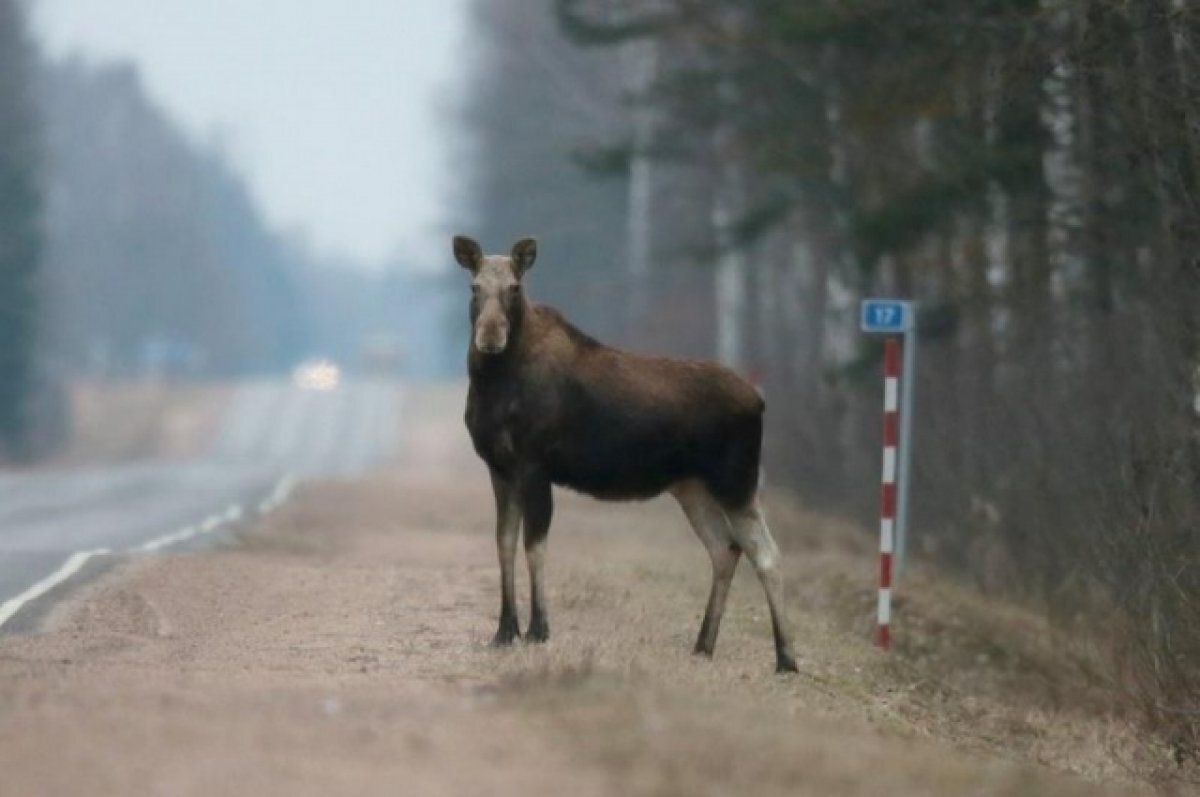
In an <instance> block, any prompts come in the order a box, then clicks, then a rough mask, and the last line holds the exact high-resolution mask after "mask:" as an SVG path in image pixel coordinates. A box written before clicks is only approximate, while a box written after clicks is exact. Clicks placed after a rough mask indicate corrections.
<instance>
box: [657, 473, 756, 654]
mask: <svg viewBox="0 0 1200 797" xmlns="http://www.w3.org/2000/svg"><path fill="white" fill-rule="evenodd" d="M672 492H673V493H674V495H675V500H677V501H678V502H679V505H680V507H682V508H683V513H684V514H685V515H687V519H688V522H689V523H691V525H692V530H693V531H695V532H696V536H697V537H699V538H700V542H702V543H703V544H704V548H705V550H707V551H708V555H709V558H710V559H711V560H712V587H711V589H710V590H709V593H708V605H707V606H706V607H705V609H704V619H703V620H702V621H701V623H700V633H699V635H697V637H696V647H695V649H694V650H693V652H694V653H696V654H698V655H702V656H709V657H711V656H712V654H713V649H714V648H715V647H716V645H717V632H718V631H719V630H720V628H721V616H722V615H723V614H724V613H725V602H726V599H727V598H728V597H729V586H730V584H731V583H732V582H733V574H734V571H735V570H737V564H738V560H739V559H740V558H741V555H742V550H741V548H740V547H739V546H738V545H737V543H735V542H734V541H733V539H732V538H731V537H730V535H729V523H728V521H727V520H726V519H725V513H724V512H723V511H722V510H721V507H720V505H719V504H718V503H717V502H716V500H715V499H714V498H713V497H712V496H711V495H710V494H709V492H708V490H707V489H706V488H705V487H704V486H703V485H702V484H699V483H697V482H688V483H685V484H681V485H678V486H677V487H676V488H675V489H674V490H673V491H672Z"/></svg>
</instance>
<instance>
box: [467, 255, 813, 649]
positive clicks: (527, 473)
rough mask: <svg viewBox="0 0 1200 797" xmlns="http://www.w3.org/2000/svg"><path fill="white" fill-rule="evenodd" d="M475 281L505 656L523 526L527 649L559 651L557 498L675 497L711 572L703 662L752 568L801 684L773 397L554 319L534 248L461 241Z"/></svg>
mask: <svg viewBox="0 0 1200 797" xmlns="http://www.w3.org/2000/svg"><path fill="white" fill-rule="evenodd" d="M453 248H454V258H455V260H456V261H457V262H458V263H459V265H461V266H462V267H463V268H465V269H467V271H469V272H470V274H471V304H470V317H471V342H470V350H469V354H468V360H467V365H468V372H469V377H470V385H469V389H468V394H467V407H466V418H465V420H466V425H467V429H468V431H469V432H470V435H471V441H472V443H473V444H474V447H475V451H476V453H477V454H478V455H479V457H480V458H481V459H482V460H483V461H484V462H485V463H486V464H487V467H488V471H489V473H490V475H491V481H492V489H493V492H494V494H495V499H496V548H497V552H498V554H499V558H500V595H501V598H500V623H499V628H498V629H497V631H496V635H495V637H494V638H493V640H492V644H493V645H495V646H506V645H511V644H512V643H513V641H514V640H515V639H517V638H518V637H520V635H521V632H520V628H519V625H518V620H517V599H516V591H515V575H514V568H515V558H516V548H517V540H518V536H519V532H520V528H521V525H522V523H524V532H525V536H524V543H525V557H526V561H527V564H528V567H529V580H530V587H531V597H530V604H531V605H530V620H529V626H528V629H527V631H526V639H527V640H528V641H532V642H544V641H546V640H547V639H549V636H550V625H549V622H548V620H547V615H546V588H545V578H544V572H543V571H544V567H545V556H546V537H547V534H548V532H549V530H550V521H551V517H552V515H553V512H554V503H553V498H552V495H551V487H552V485H558V486H562V487H567V488H569V489H572V490H575V491H577V492H580V493H583V494H585V495H590V496H593V497H595V498H599V499H604V500H642V499H649V498H653V497H655V496H658V495H660V494H662V493H664V492H669V493H671V495H673V496H674V498H675V499H676V500H677V501H678V502H679V504H680V506H681V507H682V508H683V512H684V514H685V515H686V516H687V519H688V521H689V523H690V524H691V526H692V528H693V530H694V531H695V532H696V536H698V537H699V538H700V541H701V542H702V543H703V544H704V547H705V548H706V549H707V551H708V555H709V557H710V558H711V559H712V587H711V590H710V592H709V596H708V605H707V608H706V609H705V612H704V619H703V621H702V622H701V624H700V633H699V636H698V638H697V639H696V645H695V650H694V652H695V653H697V654H700V655H704V656H707V657H711V656H712V654H713V648H714V647H715V645H716V641H717V631H718V629H719V627H720V624H721V615H722V614H723V613H724V610H725V601H726V597H727V596H728V594H729V587H730V583H731V582H732V580H733V574H734V570H735V569H736V568H737V564H738V561H739V559H740V558H741V555H742V554H743V553H745V554H746V556H747V557H749V559H750V561H751V562H752V563H753V565H754V568H755V570H756V571H757V573H758V577H759V580H760V581H761V582H762V586H763V590H764V591H765V592H766V597H767V605H768V607H769V609H770V612H771V626H772V630H773V632H774V637H775V664H776V670H777V671H778V672H795V671H796V659H795V654H794V653H793V651H792V643H791V638H790V635H789V632H788V627H787V621H786V618H785V613H784V602H783V577H782V574H781V573H780V555H779V548H778V547H777V546H776V544H775V541H774V539H772V537H771V532H770V531H769V530H768V529H767V524H766V521H765V520H764V518H763V512H762V508H761V506H760V504H759V496H758V484H759V456H760V452H761V448H762V431H763V412H764V409H765V405H764V402H763V399H762V397H761V396H760V395H759V394H758V392H757V391H756V390H755V389H754V387H753V386H752V385H750V384H749V383H748V382H746V381H745V380H743V379H742V378H741V377H739V376H738V375H737V374H735V373H734V372H733V371H731V370H729V369H727V368H724V367H722V366H720V365H717V364H716V363H711V362H705V361H701V360H682V359H672V358H666V357H651V356H645V355H641V354H634V353H632V352H628V351H623V350H620V349H616V348H612V347H609V346H606V345H604V344H602V343H600V342H598V341H596V340H594V339H593V338H591V337H589V336H588V335H586V334H584V333H583V332H581V331H580V330H578V329H576V328H575V327H574V326H572V325H571V324H570V323H569V322H568V321H567V320H566V319H565V318H564V317H563V316H562V315H561V314H560V313H559V312H558V311H557V310H555V309H553V308H551V307H548V306H545V305H540V304H535V303H534V302H532V301H531V300H530V299H529V297H528V296H527V295H526V293H525V289H524V284H523V281H524V277H525V275H526V274H527V273H528V272H529V270H530V268H532V267H533V263H534V260H535V259H536V258H537V242H536V241H535V240H534V239H532V238H524V239H522V240H519V241H517V242H516V244H514V245H513V247H512V251H511V253H510V254H509V255H507V256H504V255H484V254H483V251H482V249H481V248H480V246H479V244H478V243H476V242H475V241H474V240H472V239H470V238H467V237H464V236H456V237H455V238H454V246H453Z"/></svg>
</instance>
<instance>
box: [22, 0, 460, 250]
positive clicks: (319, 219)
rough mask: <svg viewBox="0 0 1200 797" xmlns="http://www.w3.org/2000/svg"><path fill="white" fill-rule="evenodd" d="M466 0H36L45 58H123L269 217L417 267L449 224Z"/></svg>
mask: <svg viewBox="0 0 1200 797" xmlns="http://www.w3.org/2000/svg"><path fill="white" fill-rule="evenodd" d="M464 5H465V3H464V2H463V0H446V1H445V2H443V1H441V0H438V1H437V2H434V0H420V1H419V2H403V3H376V2H356V3H341V2H333V0H318V1H317V2H303V3H295V2H290V1H289V0H255V2H250V3H247V2H241V1H240V0H211V2H209V1H206V2H202V3H196V2H187V0H39V2H37V3H35V4H34V5H33V7H32V8H33V15H32V22H33V29H34V32H35V35H36V37H37V39H38V40H39V41H40V42H41V43H42V45H43V46H44V49H45V51H46V53H47V54H48V55H49V57H51V58H53V59H55V60H61V59H64V58H68V57H71V56H75V55H78V56H82V57H83V58H85V59H87V60H88V61H89V62H90V63H93V64H101V63H111V62H128V63H131V64H133V65H135V66H136V68H137V69H138V71H139V72H140V74H141V76H142V79H143V81H144V84H145V87H146V91H147V94H148V95H149V97H150V99H151V100H152V101H153V102H155V103H156V104H158V105H160V106H161V107H162V108H163V110H164V111H165V112H166V113H168V114H169V115H170V116H171V117H172V118H173V119H175V120H177V121H178V122H179V124H180V125H181V126H182V128H183V129H184V130H185V131H187V133H188V134H189V135H190V136H191V137H192V138H193V139H195V140H196V141H199V142H216V143H217V145H218V146H219V147H220V148H221V149H222V151H223V152H224V153H225V154H226V155H227V156H228V157H229V158H230V160H231V161H232V163H233V164H234V165H235V167H236V168H237V170H238V171H239V172H240V173H241V174H242V175H243V176H244V177H245V178H246V180H247V182H248V183H249V186H250V188H251V193H252V195H253V196H254V198H255V199H256V201H258V202H259V203H260V204H261V206H262V208H263V210H264V212H265V214H266V217H267V219H268V221H269V222H270V223H271V224H272V225H273V226H274V227H277V228H280V229H285V230H289V231H296V232H298V233H300V234H302V235H303V236H305V237H306V239H307V240H309V241H310V242H311V243H312V245H313V246H314V247H315V248H316V249H317V250H318V251H321V252H325V253H330V254H335V255H338V256H340V257H345V258H347V259H350V260H352V261H354V262H355V263H358V264H362V265H364V266H371V267H377V268H381V267H392V266H398V267H401V268H420V267H425V268H429V267H431V266H432V264H433V262H434V261H433V260H432V259H431V257H430V252H429V249H428V241H429V239H430V238H431V237H433V236H434V235H435V234H436V233H438V232H440V231H443V230H444V229H445V227H446V219H445V213H446V200H447V197H448V192H447V171H448V167H449V166H450V158H449V155H450V153H448V152H447V148H446V143H447V141H448V136H447V132H448V129H449V128H450V127H451V126H452V125H453V123H454V119H453V114H454V112H455V106H454V99H453V96H454V92H455V90H456V88H457V87H458V84H457V83H456V81H457V80H459V79H461V77H462V75H461V69H460V68H459V67H460V66H461V61H462V59H461V56H460V53H461V51H462V48H463V39H464V38H465V32H464V30H463V25H464V19H463V17H464Z"/></svg>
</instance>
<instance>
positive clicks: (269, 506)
mask: <svg viewBox="0 0 1200 797" xmlns="http://www.w3.org/2000/svg"><path fill="white" fill-rule="evenodd" d="M295 486H296V479H295V477H294V476H292V474H290V473H285V474H284V475H283V478H282V479H280V480H279V483H278V484H276V485H275V489H274V490H272V491H271V494H270V495H268V496H267V497H266V498H264V499H263V500H262V501H260V502H259V504H258V514H260V515H266V514H269V513H271V512H273V511H275V510H276V509H277V508H279V506H280V505H282V504H283V502H284V501H286V500H287V499H288V496H289V495H291V494H292V488H294V487H295Z"/></svg>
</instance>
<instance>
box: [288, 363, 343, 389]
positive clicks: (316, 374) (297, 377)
mask: <svg viewBox="0 0 1200 797" xmlns="http://www.w3.org/2000/svg"><path fill="white" fill-rule="evenodd" d="M341 381H342V369H341V368H339V367H338V364H337V363H335V362H333V361H332V360H305V361H304V362H302V363H300V364H299V365H297V366H296V367H295V369H294V370H293V371H292V382H293V384H295V385H296V387H298V388H300V389H302V390H336V389H337V386H338V385H339V384H341Z"/></svg>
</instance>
